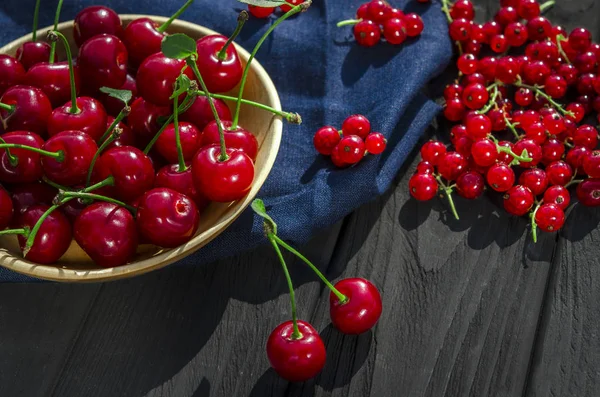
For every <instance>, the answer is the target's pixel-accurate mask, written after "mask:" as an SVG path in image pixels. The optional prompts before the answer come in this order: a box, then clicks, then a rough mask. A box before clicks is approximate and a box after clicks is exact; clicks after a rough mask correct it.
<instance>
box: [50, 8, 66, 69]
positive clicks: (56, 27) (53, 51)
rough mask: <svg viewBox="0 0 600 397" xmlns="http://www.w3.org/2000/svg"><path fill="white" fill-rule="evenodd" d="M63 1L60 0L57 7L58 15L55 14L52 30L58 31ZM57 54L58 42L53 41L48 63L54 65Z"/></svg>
mask: <svg viewBox="0 0 600 397" xmlns="http://www.w3.org/2000/svg"><path fill="white" fill-rule="evenodd" d="M62 5H63V0H58V5H57V6H56V13H55V14H54V28H53V29H52V30H54V31H56V29H58V21H59V20H60V10H61V9H62ZM55 54H56V42H55V41H53V42H52V43H50V59H48V63H54V55H55Z"/></svg>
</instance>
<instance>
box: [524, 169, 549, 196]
mask: <svg viewBox="0 0 600 397" xmlns="http://www.w3.org/2000/svg"><path fill="white" fill-rule="evenodd" d="M548 179H549V176H546V172H544V170H542V169H539V168H531V169H528V170H525V172H523V173H522V174H521V176H520V177H519V184H520V185H523V186H525V187H527V188H529V190H531V193H533V195H534V196H539V195H541V194H542V193H544V192H545V191H546V188H547V187H548Z"/></svg>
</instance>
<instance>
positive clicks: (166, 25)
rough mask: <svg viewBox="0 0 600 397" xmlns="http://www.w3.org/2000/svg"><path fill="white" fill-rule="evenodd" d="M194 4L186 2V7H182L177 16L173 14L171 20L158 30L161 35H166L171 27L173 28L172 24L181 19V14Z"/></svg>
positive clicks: (192, 0) (189, 1) (176, 13)
mask: <svg viewBox="0 0 600 397" xmlns="http://www.w3.org/2000/svg"><path fill="white" fill-rule="evenodd" d="M193 2H194V0H188V1H186V2H185V4H184V5H182V6H181V8H180V9H179V10H177V12H175V14H173V16H172V17H171V18H169V19H168V20H167V21H166V22H165V23H163V24H162V25H160V26H159V27H158V29H156V30H157V31H158V32H159V33H164V32H165V30H167V29H168V28H169V26H171V24H172V23H173V21H174V20H176V19H177V18H179V16H180V15H181V14H183V12H184V11H185V10H187V8H188V7H189V6H191V5H192V3H193Z"/></svg>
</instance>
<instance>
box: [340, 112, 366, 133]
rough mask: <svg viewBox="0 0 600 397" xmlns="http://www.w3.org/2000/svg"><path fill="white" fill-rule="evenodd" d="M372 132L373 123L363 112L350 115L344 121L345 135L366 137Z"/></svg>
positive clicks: (343, 129) (343, 131)
mask: <svg viewBox="0 0 600 397" xmlns="http://www.w3.org/2000/svg"><path fill="white" fill-rule="evenodd" d="M370 132H371V123H370V122H369V119H367V118H366V117H365V116H363V115H361V114H354V115H352V116H349V117H347V118H346V120H344V122H343V123H342V133H343V135H344V136H349V135H357V136H359V137H361V138H362V139H366V138H367V135H369V133H370Z"/></svg>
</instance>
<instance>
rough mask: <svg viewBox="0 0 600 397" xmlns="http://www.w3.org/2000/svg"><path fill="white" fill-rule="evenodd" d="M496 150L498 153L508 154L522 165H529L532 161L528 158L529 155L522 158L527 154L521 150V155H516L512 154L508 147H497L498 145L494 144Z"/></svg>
mask: <svg viewBox="0 0 600 397" xmlns="http://www.w3.org/2000/svg"><path fill="white" fill-rule="evenodd" d="M496 150H498V153H500V152H503V153H508V154H510V155H511V156H512V158H514V159H515V160H517V161H520V162H523V163H529V162H531V160H532V158H531V157H529V155H527V156H526V157H524V156H523V153H527V151H526V150H523V153H521V155H518V154H516V153H515V152H513V151H512V149H511V148H510V147H509V146H500V145H498V143H496Z"/></svg>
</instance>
